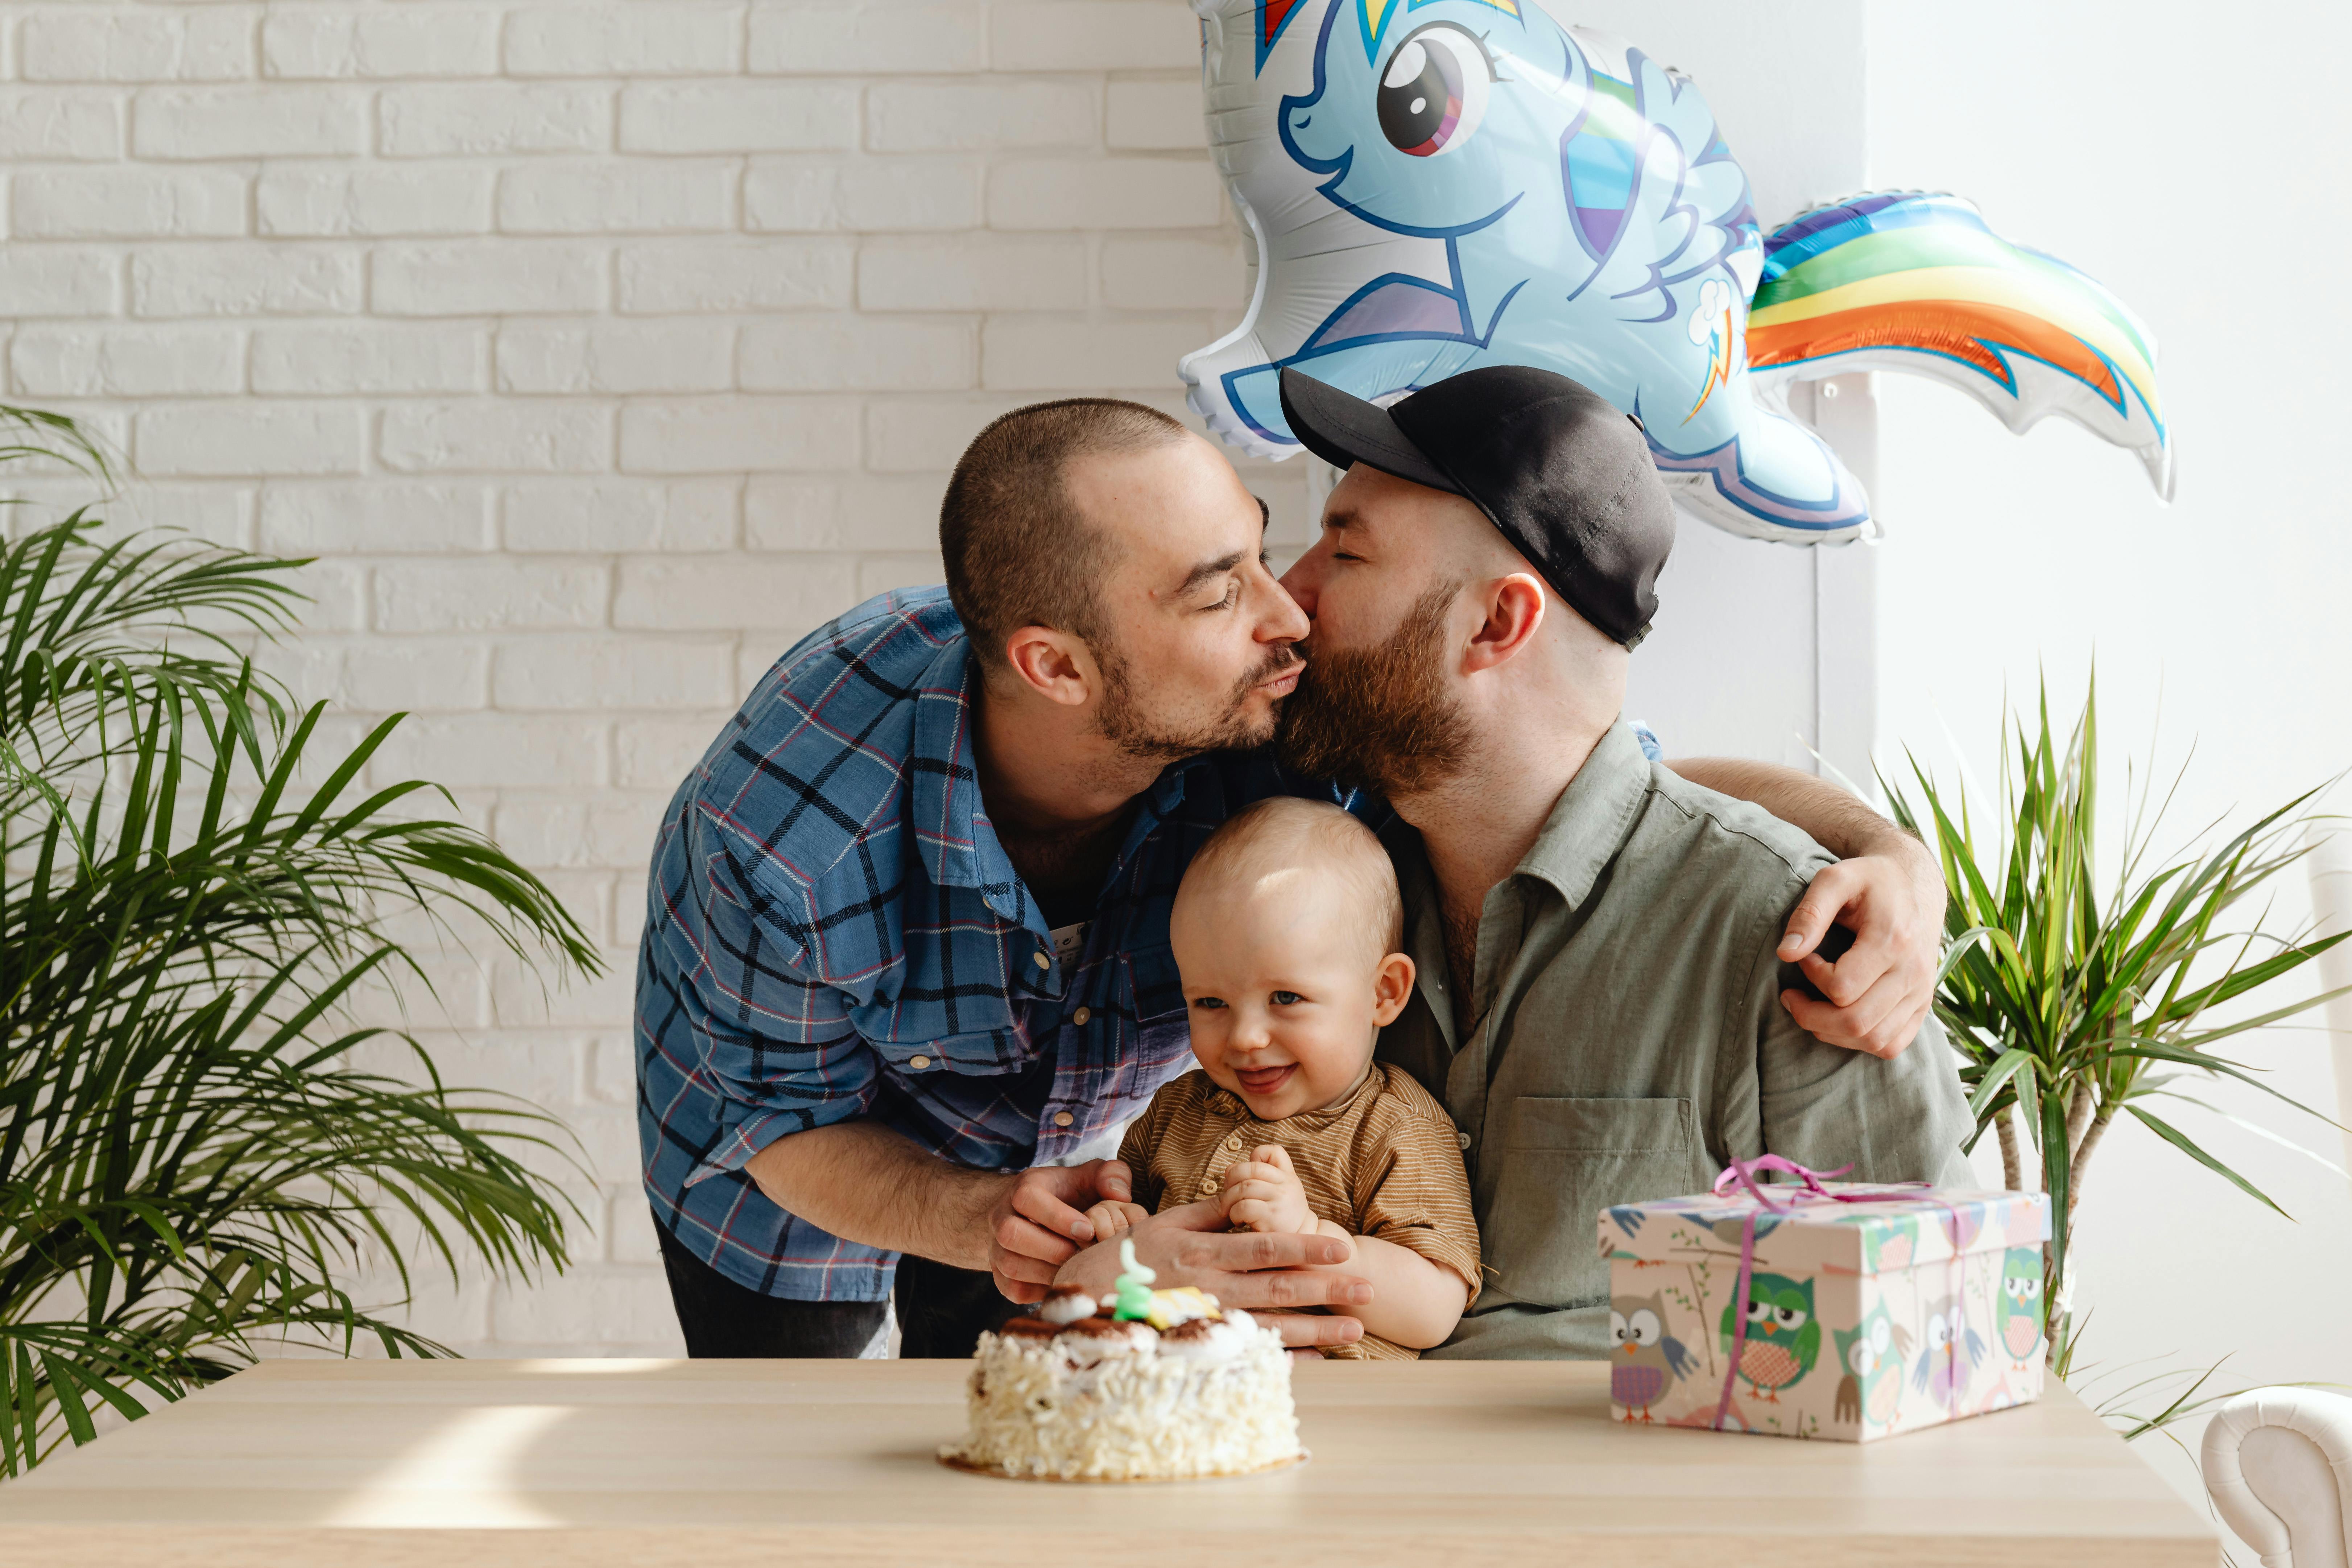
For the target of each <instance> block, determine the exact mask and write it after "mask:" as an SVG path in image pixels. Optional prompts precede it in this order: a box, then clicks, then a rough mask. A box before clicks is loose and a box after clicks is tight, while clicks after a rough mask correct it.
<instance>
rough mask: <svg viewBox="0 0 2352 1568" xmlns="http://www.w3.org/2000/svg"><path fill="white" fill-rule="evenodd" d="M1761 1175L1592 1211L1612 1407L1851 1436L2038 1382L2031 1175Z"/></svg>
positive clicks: (1630, 1417) (1965, 1409) (1735, 1428)
mask: <svg viewBox="0 0 2352 1568" xmlns="http://www.w3.org/2000/svg"><path fill="white" fill-rule="evenodd" d="M1768 1190H1769V1193H1770V1194H1771V1197H1772V1203H1771V1204H1770V1205H1765V1204H1759V1202H1758V1201H1757V1199H1756V1198H1755V1197H1754V1196H1753V1195H1752V1194H1747V1193H1724V1194H1714V1193H1709V1194H1700V1195H1697V1196H1694V1197H1681V1198H1665V1199H1662V1200H1659V1201H1657V1202H1653V1203H1638V1204H1624V1205H1618V1206H1616V1207H1613V1208H1611V1209H1608V1210H1606V1211H1604V1212H1603V1213H1602V1215H1601V1257H1603V1258H1607V1259H1608V1260H1609V1271H1610V1301H1609V1308H1610V1311H1609V1323H1610V1331H1611V1334H1612V1343H1613V1344H1614V1347H1615V1348H1614V1350H1613V1351H1612V1353H1611V1371H1610V1380H1609V1382H1610V1396H1611V1399H1612V1404H1613V1405H1614V1407H1615V1414H1616V1417H1617V1419H1618V1420H1620V1421H1626V1422H1631V1423H1633V1424H1635V1425H1662V1426H1700V1427H1711V1428H1717V1429H1719V1430H1722V1431H1727V1432H1756V1433H1765V1434H1769V1435H1771V1436H1782V1437H1827V1438H1831V1439H1833V1440H1837V1441H1842V1442H1848V1443H1858V1442H1867V1441H1869V1440H1871V1439H1873V1438H1876V1437H1891V1436H1895V1434H1897V1433H1901V1432H1909V1431H1913V1430H1916V1428H1918V1427H1922V1426H1937V1425H1940V1424H1941V1423H1943V1422H1946V1421H1954V1420H1958V1418H1959V1417H1961V1416H1963V1415H1982V1414H1983V1413H1985V1412H1986V1411H1989V1410H2001V1409H2006V1408H2007V1407H2009V1406H2010V1405H2024V1404H2027V1403H2030V1402H2031V1401H2032V1400H2034V1399H2036V1398H2039V1397H2040V1396H2041V1394H2042V1360H2043V1355H2044V1352H2046V1351H2047V1349H2048V1346H2047V1344H2046V1343H2045V1342H2044V1341H2043V1338H2042V1244H2043V1243H2044V1242H2046V1241H2047V1240H2048V1239H2049V1237H2050V1202H2049V1199H2048V1197H2047V1196H2046V1195H2045V1194H2041V1193H2004V1192H1972V1191H1964V1190H1960V1189H1957V1188H1951V1189H1942V1190H1930V1189H1927V1188H1914V1189H1901V1190H1900V1191H1899V1195H1890V1196H1886V1197H1877V1196H1872V1197H1868V1198H1863V1197H1861V1196H1859V1194H1878V1193H1885V1192H1888V1191H1889V1189H1886V1188H1883V1187H1870V1186H1867V1185H1864V1184H1857V1183H1844V1182H1832V1183H1828V1184H1824V1186H1823V1187H1822V1190H1821V1191H1820V1192H1816V1193H1804V1192H1801V1191H1800V1190H1799V1189H1798V1188H1795V1187H1793V1186H1777V1185H1776V1186H1773V1187H1771V1188H1769V1189H1768ZM1751 1217H1752V1218H1753V1219H1754V1221H1755V1240H1754V1250H1753V1255H1752V1259H1751V1262H1750V1265H1749V1270H1748V1289H1747V1291H1746V1300H1738V1299H1737V1298H1738V1297H1739V1295H1740V1294H1741V1292H1740V1290H1739V1277H1740V1251H1741V1247H1742V1244H1743V1241H1744V1240H1745V1239H1746V1233H1747V1230H1748V1222H1749V1220H1750V1218H1751ZM1742 1319H1744V1320H1745V1331H1744V1332H1742V1331H1741V1328H1742V1323H1741V1320H1742ZM1735 1347H1736V1349H1735Z"/></svg>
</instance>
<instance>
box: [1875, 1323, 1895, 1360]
mask: <svg viewBox="0 0 2352 1568" xmlns="http://www.w3.org/2000/svg"><path fill="white" fill-rule="evenodd" d="M1870 1342H1871V1344H1872V1345H1873V1346H1874V1348H1875V1349H1876V1350H1877V1352H1878V1353H1879V1354H1881V1355H1885V1353H1886V1347H1887V1346H1888V1345H1890V1344H1892V1343H1893V1342H1895V1325H1894V1324H1892V1323H1890V1322H1888V1321H1886V1320H1885V1318H1881V1319H1879V1320H1878V1321H1876V1322H1874V1323H1873V1324H1871V1325H1870Z"/></svg>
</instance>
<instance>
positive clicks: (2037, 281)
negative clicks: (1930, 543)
mask: <svg viewBox="0 0 2352 1568" xmlns="http://www.w3.org/2000/svg"><path fill="white" fill-rule="evenodd" d="M2156 360H2157V349H2156V340H2155V337H2154V335H2153V334H2152V333H2150V332H2149V331H2148V330H2147V327H2146V326H2145V325H2144V324H2143V323H2142V322H2141V321H2139V319H2138V318H2137V316H2135V315H2133V314H2132V312H2131V310H2130V309H2129V308H2128V307H2126V305H2125V304H2124V302H2123V301H2122V300H2119V299H2117V298H2116V296H2115V295H2114V294H2113V293H2112V292H2110V291H2109V290H2108V289H2105V287H2103V286H2102V285H2101V284H2099V283H2098V282H2097V281H2096V280H2095V279H2091V278H2090V277H2088V276H2086V275H2085V274H2084V273H2082V272H2079V271H2076V270H2075V269H2074V268H2072V267H2069V266H2067V265H2066V264H2065V263H2064V262H2063V261H2060V260H2058V259H2057V258H2055V257H2051V256H2045V255H2043V254H2042V253H2041V252H2039V251H2034V250H2029V249H2027V248H2025V247H2022V246H2018V245H2012V244H2011V243H2010V242H2009V241H2007V240H2005V239H2002V238H2001V237H2000V236H1998V235H1996V234H1994V233H1993V232H1992V231H1991V230H1990V228H1988V227H1987V226H1985V222H1984V219H1983V217H1982V216H1979V214H1978V212H1977V209H1976V208H1975V206H1974V205H1971V204H1970V203H1969V202H1967V201H1964V200H1962V199H1960V198H1959V197H1958V196H1951V195H1928V194H1924V193H1921V192H1916V191H1895V192H1883V193H1878V194H1874V195H1859V196H1853V197H1851V198H1849V199H1847V200H1845V201H1843V202H1840V203H1837V204H1835V205H1832V206H1827V207H1822V208H1819V209H1817V210H1815V211H1813V212H1810V213H1807V214H1805V215H1804V216H1801V217H1799V218H1797V219H1795V220H1793V221H1791V222H1790V223H1788V224H1786V225H1784V226H1781V227H1780V229H1778V230H1776V231H1775V232H1774V233H1773V234H1772V235H1771V236H1770V237H1769V238H1768V239H1767V240H1766V241H1765V243H1764V269H1763V274H1762V277H1761V278H1760V279H1759V281H1758V283H1757V287H1756V296H1755V300H1754V301H1753V303H1752V305H1751V307H1750V310H1749V313H1748V364H1749V368H1750V371H1751V373H1752V374H1755V375H1756V376H1757V377H1758V378H1759V380H1764V381H1767V382H1774V381H1790V380H1812V379H1815V378H1818V377H1822V376H1830V375H1836V374H1840V373H1842V372H1844V371H1850V370H1866V369H1874V368H1875V369H1890V370H1903V371H1908V372H1911V373H1913V374H1923V375H1927V376H1930V377H1932V378H1934V379H1937V380H1939V381H1943V382H1945V383H1947V384H1950V385H1954V386H1957V387H1958V388H1959V389H1960V390H1962V391H1965V392H1967V393H1969V395H1972V396H1974V397H1975V398H1976V399H1977V400H1978V401H1979V402H1980V403H1982V404H1984V405H1986V406H1987V407H1988V408H1990V410H1991V411H1992V412H1993V413H1994V415H1996V416H1998V417H1999V418H2000V420H2001V422H2002V423H2003V424H2005V425H2007V426H2009V427H2010V428H2011V430H2013V431H2017V432H2020V433H2022V432H2023V431H2025V430H2026V429H2028V428H2030V427H2031V426H2033V425H2034V424H2036V423H2037V422H2039V421H2040V420H2042V419H2043V418H2045V417H2047V416H2050V415H2053V414H2058V415H2063V416H2066V417H2068V418H2070V419H2073V420H2074V421H2075V422H2076V423H2077V424H2080V425H2082V426H2084V427H2085V428H2087V429H2089V430H2090V431H2092V432H2093V433H2094V434H2095V435H2097V436H2100V437H2104V438H2105V439H2106V440H2109V441H2112V442H2114V443H2115V444H2116V445H2117V446H2119V447H2126V448H2128V449H2130V450H2131V451H2132V452H2133V453H2134V454H2135V455H2137V457H2138V458H2139V459H2140V461H2141V463H2142V464H2143V466H2145V467H2146V468H2147V474H2148V478H2149V479H2150V480H2151V481H2152V482H2153V483H2154V484H2155V486H2156V489H2157V492H2158V495H2159V496H2161V497H2163V498H2164V499H2165V500H2170V499H2171V497H2172V474H2173V468H2172V441H2171V435H2170V432H2169V430H2168V428H2167V426H2165V423H2164V417H2163V413H2162V404H2161V401H2160V399H2159V397H2158V389H2157V377H2156Z"/></svg>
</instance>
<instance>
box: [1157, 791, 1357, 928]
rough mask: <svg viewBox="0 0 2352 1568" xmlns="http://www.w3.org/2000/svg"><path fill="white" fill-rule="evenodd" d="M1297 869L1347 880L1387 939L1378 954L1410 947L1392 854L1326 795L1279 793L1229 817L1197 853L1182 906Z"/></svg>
mask: <svg viewBox="0 0 2352 1568" xmlns="http://www.w3.org/2000/svg"><path fill="white" fill-rule="evenodd" d="M1294 869H1298V870H1307V871H1311V872H1315V873H1317V874H1318V875H1323V876H1329V877H1336V878H1339V879H1341V880H1342V881H1343V882H1345V883H1346V884H1347V885H1348V888H1349V891H1350V892H1352V893H1354V894H1355V895H1356V900H1354V907H1356V908H1359V909H1361V910H1363V911H1364V912H1365V914H1366V915H1367V916H1368V917H1369V918H1368V919H1367V921H1366V922H1365V926H1366V930H1367V931H1368V933H1369V935H1370V940H1372V941H1376V942H1379V944H1380V945H1379V946H1377V947H1374V948H1373V949H1372V952H1371V956H1372V957H1373V958H1374V959H1375V960H1377V959H1379V958H1381V957H1383V956H1385V955H1386V954H1388V953H1391V952H1397V951H1398V950H1399V949H1400V948H1402V946H1403V944H1404V899H1403V896H1402V894H1400V893H1399V892H1398V891H1397V879H1396V868H1395V867H1394V866H1392V865H1391V864H1390V863H1389V852H1388V851H1387V850H1386V849H1385V848H1383V847H1381V841H1380V838H1379V837H1378V836H1377V835H1376V834H1374V833H1373V832H1372V830H1371V829H1370V828H1369V827H1367V826H1364V825H1363V823H1362V822H1360V820H1358V819H1357V818H1356V817H1354V816H1350V815H1349V813H1347V812H1344V811H1342V810H1340V809H1339V807H1338V806H1336V805H1331V804H1329V803H1328V802H1326V801H1317V800H1302V799H1300V798H1298V797H1297V796H1296V795H1276V796H1273V797H1272V798H1271V799H1267V800H1261V801H1259V802H1257V803H1256V804H1255V805H1249V806H1244V808H1243V809H1242V810H1240V811H1237V812H1235V813H1234V815H1233V816H1229V817H1227V818H1226V819H1225V822H1224V826H1221V827H1219V828H1218V829H1217V830H1216V831H1215V832H1214V833H1212V834H1211V835H1209V840H1208V842H1207V843H1205V844H1203V845H1202V846H1201V847H1200V850H1199V852H1198V853H1196V854H1195V855H1194V856H1193V857H1192V866H1191V867H1190V868H1188V869H1187V870H1186V871H1185V873H1184V880H1183V882H1182V883H1181V885H1180V886H1179V887H1178V888H1177V889H1176V902H1177V904H1178V906H1180V907H1181V906H1182V905H1183V904H1185V903H1186V902H1187V901H1189V900H1193V899H1198V898H1201V897H1203V896H1205V895H1206V893H1208V892H1209V891H1211V890H1214V889H1221V888H1223V887H1229V886H1231V885H1232V884H1233V883H1234V882H1235V881H1255V880H1256V879H1258V878H1260V877H1264V876H1265V875H1267V874H1268V873H1270V872H1275V871H1287V870H1294Z"/></svg>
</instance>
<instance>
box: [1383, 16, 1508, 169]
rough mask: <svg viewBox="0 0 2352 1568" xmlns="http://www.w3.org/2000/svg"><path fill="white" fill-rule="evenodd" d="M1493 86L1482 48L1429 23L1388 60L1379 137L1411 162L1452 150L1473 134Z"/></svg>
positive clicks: (1456, 31) (1446, 26)
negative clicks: (1384, 138) (1412, 158)
mask: <svg viewBox="0 0 2352 1568" xmlns="http://www.w3.org/2000/svg"><path fill="white" fill-rule="evenodd" d="M1494 82H1495V68H1494V66H1493V65H1492V64H1491V63H1490V62H1489V61H1488V59H1487V58H1486V45H1484V44H1482V43H1480V42H1479V41H1478V40H1477V39H1476V38H1475V37H1472V36H1471V35H1470V34H1468V33H1466V32H1464V31H1463V30H1462V29H1461V28H1459V27H1457V26H1454V25H1453V24H1452V23H1450V22H1432V23H1431V24H1430V25H1429V26H1426V27H1423V28H1422V29H1421V31H1419V32H1417V33H1415V34H1413V35H1412V37H1409V38H1407V39H1405V41H1404V42H1402V43H1401V44H1399V45H1398V46H1397V50H1396V53H1395V54H1392V55H1391V56H1390V57H1389V68H1388V69H1387V70H1386V71H1384V72H1383V73H1381V90H1380V114H1381V135H1383V136H1386V137H1387V138H1388V139H1389V142H1390V145H1391V146H1393V147H1395V148H1396V150H1397V151H1398V152H1400V153H1407V154H1410V155H1411V156H1412V157H1415V158H1430V157H1434V156H1435V155H1436V154H1438V153H1446V152H1451V151H1453V150H1454V148H1457V147H1460V146H1462V145H1463V144H1465V142H1468V141H1469V140H1470V138H1471V136H1472V134H1473V133H1475V132H1476V131H1477V129H1478V121H1480V120H1481V119H1482V118H1484V117H1485V115H1486V95H1487V93H1488V92H1489V91H1490V90H1492V89H1493V87H1494Z"/></svg>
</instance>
